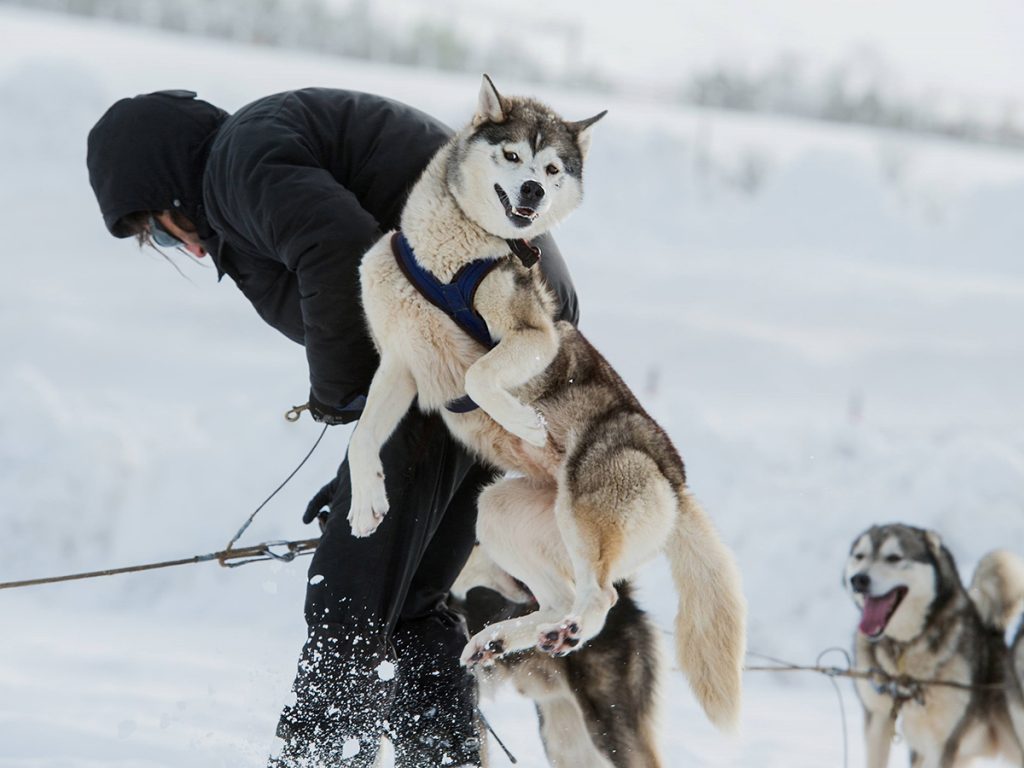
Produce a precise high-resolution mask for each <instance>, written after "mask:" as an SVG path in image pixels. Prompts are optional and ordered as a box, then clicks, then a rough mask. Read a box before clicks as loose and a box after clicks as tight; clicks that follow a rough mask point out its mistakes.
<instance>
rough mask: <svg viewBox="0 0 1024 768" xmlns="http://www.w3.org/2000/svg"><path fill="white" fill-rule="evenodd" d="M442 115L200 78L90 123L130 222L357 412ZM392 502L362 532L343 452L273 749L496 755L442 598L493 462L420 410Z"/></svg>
mask: <svg viewBox="0 0 1024 768" xmlns="http://www.w3.org/2000/svg"><path fill="white" fill-rule="evenodd" d="M450 135H451V132H450V131H449V129H448V128H446V127H445V126H444V125H442V124H441V123H439V122H438V121H437V120H435V119H433V118H431V117H429V116H428V115H426V114H424V113H422V112H419V111H417V110H415V109H412V108H411V107H408V106H405V105H403V104H400V103H398V102H395V101H391V100H389V99H384V98H381V97H378V96H373V95H370V94H365V93H356V92H351V91H340V90H329V89H305V90H300V91H291V92H287V93H281V94H276V95H273V96H268V97H266V98H263V99H259V100H258V101H256V102H253V103H252V104H250V105H248V106H246V107H244V108H243V109H241V110H239V111H238V112H237V113H235V114H234V115H231V116H229V115H228V114H227V113H226V112H224V111H223V110H221V109H219V108H217V107H215V106H213V105H211V104H208V103H207V102H204V101H201V100H199V99H197V98H195V94H194V93H192V92H189V91H162V92H158V93H152V94H146V95H142V96H137V97H135V98H130V99H122V100H121V101H118V102H117V103H115V104H114V105H113V106H112V107H111V108H110V109H109V110H108V111H107V112H106V114H104V115H103V117H102V118H101V119H100V120H99V122H98V123H97V124H96V126H95V127H94V128H93V129H92V131H91V132H90V134H89V141H88V166H89V180H90V183H91V184H92V187H93V190H94V192H95V193H96V198H97V200H98V202H99V204H100V209H101V212H102V214H103V219H104V223H105V224H106V226H107V228H108V229H109V231H110V232H111V233H112V234H113V235H115V236H116V237H131V236H135V237H137V238H138V239H139V242H140V243H150V244H152V243H156V244H157V245H162V246H165V247H173V246H175V245H177V246H180V247H183V248H185V249H186V250H188V251H189V252H191V253H192V254H193V255H195V256H199V257H202V256H205V255H206V254H209V255H210V257H211V258H212V259H213V262H214V264H215V265H216V266H217V271H218V276H219V277H223V276H224V275H225V274H226V275H228V276H229V277H231V279H232V280H233V281H234V282H235V284H236V285H237V286H238V287H239V288H240V289H241V291H242V293H243V294H244V295H245V297H246V298H247V299H248V300H249V301H250V302H251V303H252V305H253V306H254V307H255V309H256V311H257V312H258V313H259V315H260V317H262V318H263V319H264V320H265V321H266V322H267V323H269V324H270V325H272V326H273V327H275V328H277V329H278V330H279V331H281V332H282V333H283V334H284V335H286V336H287V337H288V338H290V339H292V340H293V341H296V342H298V343H299V344H303V345H304V346H305V348H306V357H307V361H308V363H309V379H310V393H309V410H310V413H311V414H312V415H313V418H315V419H316V420H318V421H321V422H324V423H328V424H344V423H347V422H350V421H353V420H355V419H357V418H358V417H359V413H360V409H361V406H362V403H363V401H364V398H365V395H366V391H367V389H368V388H369V384H370V380H371V378H372V376H373V372H374V369H375V368H376V365H377V362H378V358H377V355H376V352H375V350H374V347H373V344H372V341H371V340H370V338H369V336H368V334H367V331H366V328H365V324H364V320H363V316H362V311H361V308H360V304H359V282H358V273H357V268H358V264H359V261H360V259H361V257H362V254H363V253H364V252H365V251H366V250H367V249H368V248H369V247H370V246H371V245H372V244H373V243H374V242H375V241H376V240H377V239H378V238H379V237H381V235H382V234H383V233H384V232H386V231H388V230H390V229H393V228H395V227H397V225H398V222H399V217H400V214H401V210H402V207H403V205H404V203H405V198H406V195H407V193H408V191H409V189H410V188H411V187H412V185H413V183H414V182H415V181H416V179H417V177H418V176H419V174H420V172H421V171H422V170H423V169H424V168H425V167H426V165H427V162H428V161H429V160H430V158H431V157H432V156H433V154H434V153H435V151H436V150H437V149H438V148H439V147H440V146H441V145H442V144H444V142H445V141H447V139H448V138H449V137H450ZM538 244H539V245H540V246H541V248H542V250H543V252H544V258H543V260H542V264H543V267H544V270H545V273H546V275H547V279H548V281H549V283H550V284H551V286H552V288H554V290H555V292H556V293H557V294H558V296H559V298H560V301H561V310H560V311H561V316H562V317H565V318H567V319H570V320H572V321H574V322H575V320H576V299H575V294H574V292H573V289H572V284H571V282H570V280H569V277H568V273H567V271H566V269H565V265H564V263H563V262H562V260H561V257H560V255H559V253H558V250H557V248H556V247H555V245H554V243H553V242H552V241H551V240H550V239H542V240H539V241H538ZM382 460H383V462H384V466H385V470H386V476H387V484H388V485H387V492H388V498H389V499H390V500H391V510H390V512H389V514H388V516H387V517H386V518H385V520H384V523H383V524H382V525H381V527H380V528H379V529H378V531H377V532H376V533H375V534H374V535H373V536H371V537H369V538H363V539H357V538H355V537H353V536H352V535H351V533H350V531H349V527H348V521H347V520H346V515H347V512H348V508H349V497H350V485H349V473H348V465H347V462H343V463H342V465H341V467H340V468H339V470H338V475H337V477H336V478H335V479H334V480H332V481H331V482H330V483H328V484H327V485H325V486H324V487H323V488H322V489H321V490H320V491H319V492H318V493H317V494H316V495H315V496H314V498H313V500H312V501H311V502H310V504H309V507H308V509H307V510H306V515H305V516H304V520H306V522H310V521H312V520H313V519H315V518H316V517H317V515H318V514H319V513H321V511H322V510H323V509H324V508H325V507H327V508H329V510H330V511H332V512H340V514H331V515H329V516H328V517H327V523H326V527H325V531H324V535H323V538H322V540H321V542H320V545H319V546H318V548H317V551H316V553H315V555H314V557H313V560H312V563H311V565H310V568H309V577H310V578H309V586H308V588H307V594H306V607H305V613H306V622H307V624H308V627H309V634H308V638H307V641H306V644H305V645H304V647H303V650H302V655H301V658H300V661H299V670H298V674H297V676H296V680H295V686H294V688H295V693H296V703H295V704H294V706H291V707H286V708H285V711H284V713H283V714H282V716H281V720H280V723H279V725H278V735H279V736H281V738H283V739H284V742H285V743H284V747H283V751H282V753H281V756H280V758H277V759H275V760H272V764H274V765H281V766H297V765H306V764H313V765H319V764H320V763H325V764H328V765H345V766H367V767H369V766H371V765H373V763H374V758H375V755H376V752H377V748H378V744H379V741H380V737H381V735H382V734H384V733H386V734H387V735H388V736H389V737H390V738H391V739H392V741H393V742H394V746H395V754H396V763H397V765H399V766H403V768H426V767H427V766H430V768H433V767H434V766H439V765H455V766H460V765H471V766H475V765H480V764H481V759H480V751H481V741H480V734H479V733H478V732H477V726H476V717H475V706H476V704H475V687H474V686H473V684H472V680H471V678H470V677H469V676H467V675H466V673H465V672H464V670H462V669H461V667H460V666H459V662H458V657H459V654H460V652H461V650H462V648H463V646H464V644H465V640H466V633H465V628H464V625H463V623H462V621H461V619H460V618H459V617H458V616H457V615H455V614H454V613H452V612H450V611H449V610H448V609H447V608H446V606H445V599H446V596H447V593H448V590H449V588H450V586H451V584H452V583H453V581H454V579H455V577H456V576H457V575H458V572H459V571H460V570H461V568H462V566H463V564H464V563H465V561H466V559H467V557H468V556H469V553H470V550H471V548H472V546H473V543H474V522H475V518H476V496H477V493H478V491H479V489H480V487H481V486H482V485H483V484H484V483H486V482H487V480H488V479H489V478H490V477H491V470H490V469H489V468H487V467H484V466H481V465H479V464H477V463H475V461H474V460H473V458H472V457H471V456H469V455H468V454H467V453H466V451H465V450H463V449H462V448H461V447H460V446H459V445H458V444H457V443H456V442H455V441H453V440H452V439H451V437H450V436H449V435H448V433H447V430H446V429H445V427H444V425H443V423H442V421H441V420H440V418H439V417H437V416H436V415H432V416H427V415H424V414H422V413H420V412H419V411H418V410H417V409H416V407H415V405H414V406H413V408H412V409H410V411H409V412H408V413H407V414H406V416H405V418H404V420H403V421H402V423H401V425H400V426H399V428H398V429H397V430H396V432H395V434H394V435H393V436H392V438H391V439H390V440H389V442H388V443H387V445H386V446H385V448H384V450H383V452H382Z"/></svg>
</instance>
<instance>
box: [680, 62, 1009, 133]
mask: <svg viewBox="0 0 1024 768" xmlns="http://www.w3.org/2000/svg"><path fill="white" fill-rule="evenodd" d="M677 96H678V98H679V99H680V100H681V101H684V102H689V103H693V104H697V105H700V106H705V107H713V108H718V109H729V110H736V111H740V112H766V113H776V114H786V115H795V116H799V117H806V118H812V119H816V120H826V121H830V122H837V123H853V124H858V125H870V126H877V127H881V128H890V129H894V130H901V131H912V132H916V133H927V134H936V135H940V136H946V137H949V138H953V139H959V140H963V141H971V142H978V143H986V144H998V145H1002V146H1009V147H1016V148H1024V125H1022V124H1021V122H1020V118H1021V115H1020V114H1019V109H1018V107H1017V105H1016V104H1014V103H1009V102H1007V103H1005V104H1003V105H1001V106H999V107H993V105H992V104H991V102H987V103H985V104H984V105H983V106H982V105H979V104H977V103H972V102H971V101H969V100H967V99H962V98H960V99H958V98H954V97H952V96H950V95H949V94H948V93H947V94H925V95H922V96H916V97H915V96H911V95H909V94H908V93H907V91H906V89H904V88H900V87H899V86H898V85H897V84H896V83H895V77H894V75H893V73H892V72H891V71H890V70H889V68H888V67H887V66H886V65H885V64H884V62H883V61H881V59H880V58H879V57H878V56H877V55H876V54H874V53H873V52H871V51H869V50H861V51H855V52H854V53H853V54H851V55H850V56H847V57H846V58H845V59H844V60H843V61H841V62H840V63H838V64H836V65H834V66H833V67H832V68H831V69H830V70H828V71H826V72H825V73H824V74H821V75H818V76H817V77H812V76H810V75H808V74H806V73H805V72H804V69H803V67H802V65H801V62H800V60H799V58H797V57H795V56H782V57H780V59H779V60H778V61H777V62H776V64H775V65H774V66H773V67H769V68H768V69H766V70H764V71H760V72H747V71H743V70H741V69H739V68H735V67H732V68H731V67H726V66H718V67H711V68H708V69H706V70H704V71H702V72H699V73H697V74H696V75H693V76H691V77H690V78H688V79H687V81H686V83H685V84H684V85H683V86H682V87H681V88H680V90H679V92H678V94H677Z"/></svg>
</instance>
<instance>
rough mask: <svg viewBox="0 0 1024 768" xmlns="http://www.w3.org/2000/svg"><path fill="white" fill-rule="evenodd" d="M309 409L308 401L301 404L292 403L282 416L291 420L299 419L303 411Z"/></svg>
mask: <svg viewBox="0 0 1024 768" xmlns="http://www.w3.org/2000/svg"><path fill="white" fill-rule="evenodd" d="M308 410H309V403H303V404H302V405H293V406H292V407H291V409H290V410H288V411H286V412H285V414H284V417H285V418H286V419H287V420H288V421H291V422H295V421H298V420H299V417H300V416H301V415H302V412H303V411H308Z"/></svg>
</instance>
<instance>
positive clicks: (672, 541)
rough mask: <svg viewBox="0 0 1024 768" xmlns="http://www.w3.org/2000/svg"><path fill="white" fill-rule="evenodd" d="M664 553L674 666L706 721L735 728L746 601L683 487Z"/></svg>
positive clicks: (728, 559) (731, 563) (734, 571)
mask: <svg viewBox="0 0 1024 768" xmlns="http://www.w3.org/2000/svg"><path fill="white" fill-rule="evenodd" d="M665 554H666V556H667V557H668V560H669V564H670V566H671V568H672V577H673V580H674V581H675V585H676V591H677V592H678V594H679V613H678V614H677V615H676V655H677V657H678V660H679V666H680V667H681V668H682V669H683V671H684V672H685V673H686V677H687V679H688V680H689V682H690V687H691V688H692V689H693V692H694V695H695V696H696V697H697V700H698V701H699V702H700V704H701V706H702V707H703V708H704V711H705V713H707V716H708V718H709V719H710V720H711V722H713V723H714V724H715V725H716V726H718V727H719V728H721V729H723V730H735V729H736V727H737V725H738V723H739V715H740V703H741V677H742V673H743V656H744V653H745V650H746V602H745V601H744V599H743V593H742V591H741V589H740V576H739V569H738V568H737V567H736V561H735V560H734V559H733V556H732V553H731V552H730V551H729V550H728V549H727V548H726V547H725V545H724V544H722V542H721V541H720V540H719V538H718V534H717V533H716V532H715V529H714V527H713V526H712V525H711V521H710V520H709V519H708V517H707V515H706V514H705V513H704V510H703V509H701V507H700V505H699V504H698V503H697V501H696V500H695V499H694V498H693V497H692V496H691V495H690V494H689V493H688V492H687V491H685V490H684V491H683V492H682V495H681V496H680V501H679V518H678V520H677V522H676V526H675V528H674V530H673V531H672V534H671V535H670V537H669V540H668V542H667V546H666V547H665Z"/></svg>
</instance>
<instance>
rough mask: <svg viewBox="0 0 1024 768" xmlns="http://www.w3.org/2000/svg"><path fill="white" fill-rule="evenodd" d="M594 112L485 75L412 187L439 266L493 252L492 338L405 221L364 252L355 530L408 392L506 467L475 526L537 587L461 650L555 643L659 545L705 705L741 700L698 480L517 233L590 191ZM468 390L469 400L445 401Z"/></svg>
mask: <svg viewBox="0 0 1024 768" xmlns="http://www.w3.org/2000/svg"><path fill="white" fill-rule="evenodd" d="M603 115H604V113H601V114H599V115H596V116H595V117H592V118H590V119H589V120H583V121H580V122H567V121H565V120H563V119H562V118H560V117H559V116H558V115H556V114H555V113H554V112H552V111H551V110H550V109H549V108H548V107H546V106H544V105H543V104H540V103H538V102H536V101H534V100H532V99H525V98H504V97H502V96H501V95H499V94H498V92H497V90H496V89H495V88H494V85H493V83H491V81H490V79H489V78H487V77H486V76H485V78H484V82H483V84H482V87H481V90H480V98H479V105H478V108H477V112H476V114H475V116H474V117H473V120H472V122H471V123H470V124H469V125H468V126H467V127H466V128H464V129H463V130H462V131H461V132H459V133H458V134H457V135H456V136H455V137H453V138H452V140H451V141H450V142H449V143H448V144H446V145H445V146H444V147H442V148H441V149H440V150H439V151H438V153H437V155H436V156H435V157H434V159H433V160H432V161H431V163H430V164H429V165H428V167H427V169H426V170H425V171H424V173H423V176H422V177H421V178H420V179H419V181H418V182H417V183H416V185H415V187H414V188H413V189H412V191H411V193H410V196H409V200H408V202H407V204H406V207H405V210H404V212H403V214H402V220H401V228H402V231H401V236H402V237H404V238H405V243H407V246H408V248H410V249H411V251H412V253H413V254H414V257H415V261H416V263H417V264H418V265H419V267H421V268H422V269H424V270H426V272H428V273H429V274H430V275H432V276H433V278H434V279H436V280H438V281H440V283H442V284H447V283H449V282H450V281H452V280H453V278H455V277H456V275H457V274H458V273H459V270H460V269H463V268H464V267H466V266H467V265H468V264H470V263H473V262H477V261H479V260H482V259H483V260H490V261H492V262H493V268H492V269H491V270H490V272H489V273H488V274H487V275H486V277H485V278H484V279H483V281H482V282H481V283H480V284H479V287H478V289H477V290H476V293H475V299H474V302H473V304H474V308H475V312H476V313H477V315H478V316H479V318H481V319H482V320H483V322H484V323H486V328H487V331H489V333H490V336H491V338H492V339H493V340H494V341H496V345H495V346H493V348H490V349H488V348H487V347H486V346H484V345H483V344H482V343H480V342H478V341H475V340H474V339H473V338H471V337H470V335H468V334H467V333H466V332H465V331H464V330H462V329H461V328H460V327H459V326H457V325H456V324H455V323H453V322H452V319H451V318H450V317H449V316H448V315H447V314H446V313H445V312H444V311H442V310H441V309H439V308H438V307H437V306H435V305H434V304H433V303H431V302H430V301H428V300H427V299H426V298H425V297H424V295H423V294H421V293H420V292H419V291H418V290H417V288H416V287H414V286H413V285H412V284H411V283H410V280H409V278H408V277H407V276H406V273H405V272H404V271H403V268H401V267H400V265H399V262H398V258H399V251H400V248H402V247H405V246H403V245H401V243H402V241H401V239H400V236H395V237H392V236H391V235H388V236H385V237H384V238H382V239H381V240H380V241H379V242H378V243H377V244H376V245H375V246H374V247H373V248H371V249H370V251H368V252H367V254H366V255H365V257H364V258H363V262H362V266H361V270H360V276H361V280H362V300H363V307H364V310H365V313H366V317H367V321H368V323H369V326H370V331H371V334H372V336H373V339H374V342H375V344H376V345H377V348H378V351H379V352H380V358H381V362H380V367H379V368H378V370H377V373H376V375H375V376H374V378H373V382H372V384H371V386H370V391H369V393H368V397H367V403H366V408H365V410H364V412H363V416H362V418H361V419H360V420H359V423H358V425H357V427H356V429H355V432H354V434H353V436H352V441H351V443H350V445H349V464H350V467H351V473H352V507H351V510H350V512H349V521H350V523H351V525H352V530H353V533H355V534H356V535H360V536H367V535H370V534H371V533H373V531H374V530H375V529H376V527H377V526H378V525H379V524H380V522H381V520H382V519H383V517H384V515H385V514H386V513H387V511H388V500H387V496H386V493H385V489H384V473H383V467H382V464H381V461H380V450H381V447H382V446H383V444H384V442H385V441H386V440H387V438H388V437H389V435H390V434H391V432H392V431H393V430H394V428H395V427H396V426H397V424H398V422H399V421H400V420H401V418H402V416H403V415H404V413H405V412H406V410H407V409H408V408H409V407H410V405H411V403H412V402H413V399H414V398H416V397H418V402H419V407H420V408H421V409H423V410H425V411H438V412H440V413H441V414H443V416H444V419H445V421H446V423H447V425H448V427H449V429H450V430H451V432H452V433H453V434H454V435H455V436H456V438H457V439H459V440H461V441H462V442H463V443H464V444H465V445H467V446H468V447H469V448H470V449H472V450H474V451H475V452H476V453H477V454H478V455H479V456H480V457H482V458H483V459H484V460H485V461H488V462H490V463H491V464H493V465H495V466H496V467H498V468H500V469H503V470H505V471H507V472H509V473H511V474H510V475H508V476H506V477H505V478H503V479H501V480H499V481H498V482H496V483H494V484H493V485H491V486H490V487H489V488H487V489H485V490H484V492H483V493H482V494H481V496H480V501H479V521H478V524H477V534H478V537H479V539H480V542H481V544H482V546H483V547H484V548H485V549H486V550H487V551H488V554H489V555H490V556H491V557H492V558H493V559H494V560H495V561H496V562H497V563H498V565H500V567H501V568H503V569H504V570H506V571H508V572H509V573H510V574H512V575H513V576H514V577H516V578H518V579H519V580H520V581H522V582H524V583H525V584H526V585H527V586H528V587H529V588H530V590H531V592H532V593H533V594H534V595H535V596H536V598H537V600H538V603H539V610H537V611H536V612H535V613H532V614H530V615H528V616H526V617H523V618H520V619H515V620H510V621H506V622H501V623H498V624H494V625H491V626H490V627H487V628H486V629H485V630H483V631H481V632H480V633H478V634H477V635H476V636H474V637H473V638H472V639H471V640H470V642H469V644H468V645H467V647H466V651H465V653H464V655H463V661H464V663H465V664H466V665H467V666H472V665H474V664H478V663H490V662H492V661H493V660H494V658H496V657H497V656H500V655H502V654H505V653H510V652H513V651H517V650H522V649H525V648H529V647H532V646H537V647H538V648H540V649H541V650H542V651H544V652H547V653H551V654H555V655H559V654H565V653H569V652H570V651H572V650H573V649H574V648H577V647H579V645H580V644H581V643H585V642H586V641H588V640H590V639H591V638H593V637H594V636H595V635H597V634H598V632H600V630H601V628H602V626H603V625H604V621H605V617H606V615H607V613H608V610H609V608H610V607H611V606H612V605H613V604H614V602H615V599H616V594H617V593H616V591H615V588H614V586H613V585H614V582H616V581H617V580H619V579H622V578H624V577H626V576H628V575H629V574H630V573H631V572H632V571H634V570H635V569H636V568H637V567H638V566H639V565H641V564H642V563H644V562H645V561H647V560H649V559H650V558H652V557H653V556H655V555H656V554H657V553H658V552H664V553H665V554H666V555H667V556H668V559H669V562H670V564H671V567H672V572H673V576H674V582H675V587H676V590H677V592H678V595H679V614H678V617H677V619H676V641H677V652H678V657H679V661H680V665H681V666H682V668H683V669H684V670H685V671H686V674H687V677H688V679H689V681H690V684H691V686H692V687H693V689H694V691H695V694H696V696H697V698H698V700H699V701H700V702H701V704H702V706H703V707H704V709H705V711H706V712H707V714H708V716H709V717H710V719H711V720H712V721H714V722H715V723H717V724H719V725H721V726H725V727H731V726H733V725H734V724H735V723H736V720H737V718H738V714H739V706H740V687H741V686H740V676H741V667H742V657H743V651H744V644H745V641H744V616H745V605H744V601H743V598H742V595H741V592H740V588H739V576H738V573H737V569H736V566H735V563H734V561H733V558H732V556H731V553H730V552H729V551H728V550H727V549H726V548H725V547H724V545H723V544H722V543H721V542H720V540H719V539H718V536H717V535H716V533H715V531H714V529H713V527H712V525H711V523H710V521H709V520H708V519H707V517H706V516H705V514H704V512H703V511H702V509H701V508H700V506H699V505H698V504H697V503H696V502H695V501H694V500H693V498H692V497H691V496H690V494H689V491H688V490H687V488H686V484H685V473H684V470H683V463H682V460H681V459H680V457H679V454H678V453H677V452H676V450H675V448H674V447H673V446H672V443H671V442H670V441H669V439H668V437H667V435H666V434H665V433H664V431H662V430H661V428H660V427H658V425H657V424H656V423H655V422H654V421H653V420H652V419H651V418H650V417H649V416H648V415H647V413H646V412H645V411H644V410H643V408H642V407H641V406H640V404H639V403H638V402H637V400H636V398H635V397H634V396H633V394H632V393H631V392H630V391H629V389H628V388H627V387H626V386H625V384H624V383H623V382H622V380H621V379H620V378H619V377H618V375H617V374H616V373H615V371H614V370H612V368H611V366H609V365H608V363H607V362H605V360H604V359H603V358H602V357H601V356H600V355H599V354H598V353H597V352H596V351H595V350H594V348H593V347H592V346H591V345H590V344H589V343H588V342H587V341H586V339H584V338H583V336H582V335H580V333H579V332H578V331H577V330H576V329H575V328H574V327H573V326H572V325H570V324H569V323H564V322H554V321H553V319H552V318H553V310H554V302H555V300H554V297H553V296H552V295H551V293H550V291H549V290H548V288H547V286H546V285H545V283H544V281H543V278H542V277H541V275H540V274H539V270H538V269H530V268H529V267H528V266H527V263H528V262H527V260H526V259H523V263H520V260H519V259H517V258H516V257H515V256H513V255H512V253H510V242H512V241H515V242H516V243H518V246H519V250H520V251H521V249H522V248H523V247H524V246H525V241H524V240H522V239H523V238H529V237H534V236H537V235H539V234H542V233H544V232H546V231H547V230H548V229H550V228H551V227H552V226H553V225H554V224H555V223H556V222H558V221H559V220H561V219H562V218H564V217H565V216H566V215H568V214H569V213H570V212H571V211H572V210H573V209H575V208H576V207H577V206H578V205H579V204H580V202H581V200H582V194H583V187H582V172H583V160H584V157H585V155H586V153H587V149H588V146H589V144H590V133H591V126H592V125H593V124H594V123H595V122H596V121H597V120H598V119H600V118H601V117H602V116H603ZM463 396H468V397H469V398H470V399H471V401H472V403H474V404H475V405H477V406H479V408H478V409H476V410H470V411H468V412H458V413H456V412H453V411H452V410H449V409H448V408H446V405H449V404H451V403H452V402H453V401H456V400H459V399H460V398H462V397H463Z"/></svg>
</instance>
